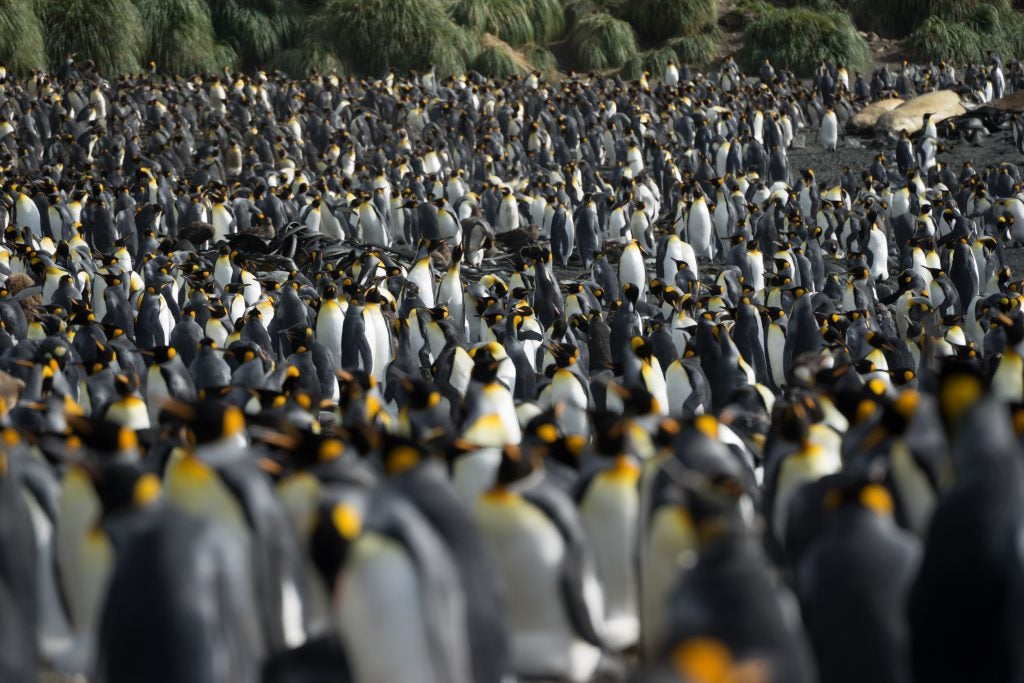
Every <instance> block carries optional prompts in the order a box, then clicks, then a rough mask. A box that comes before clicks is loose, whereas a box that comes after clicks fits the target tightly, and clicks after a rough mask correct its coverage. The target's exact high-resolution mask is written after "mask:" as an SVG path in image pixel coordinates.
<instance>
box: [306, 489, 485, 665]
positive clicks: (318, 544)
mask: <svg viewBox="0 0 1024 683" xmlns="http://www.w3.org/2000/svg"><path fill="white" fill-rule="evenodd" d="M364 520H365V521H364ZM311 545H312V547H311V548H310V551H311V553H312V558H313V562H314V564H315V566H316V568H317V570H318V572H319V574H320V576H321V578H322V580H323V581H324V582H325V584H326V586H327V589H328V594H329V596H330V597H331V600H332V603H333V604H334V607H333V609H332V618H333V621H334V623H335V625H336V628H337V631H338V635H339V636H340V638H341V640H342V643H343V644H344V649H345V652H346V653H347V655H348V659H349V667H350V669H351V671H352V675H353V678H354V679H355V680H409V679H416V680H424V681H445V680H448V681H469V680H472V679H471V675H472V674H471V664H470V661H469V651H468V634H467V632H466V621H465V619H466V617H465V609H466V608H465V595H464V593H463V591H462V589H461V587H460V585H459V583H458V579H457V573H456V569H455V566H454V565H453V562H452V559H451V557H450V555H449V554H448V552H447V551H446V550H445V548H444V545H443V544H442V542H441V540H440V538H439V537H438V535H437V533H436V532H434V531H433V530H432V529H431V527H430V525H429V524H427V522H426V521H425V520H424V519H423V517H422V515H420V514H419V513H418V512H417V511H416V509H415V507H413V506H412V505H411V504H409V503H408V502H406V501H403V500H402V499H401V498H399V497H397V496H394V495H391V496H388V495H387V493H386V492H385V491H380V492H379V493H377V494H376V495H374V496H373V497H372V498H371V500H370V501H369V502H368V503H367V509H366V512H365V517H364V513H361V512H360V511H359V510H358V509H356V508H354V507H353V506H352V505H351V504H350V503H346V502H339V503H336V504H333V505H332V504H331V503H329V502H328V503H326V504H324V505H322V506H321V508H320V511H319V514H318V519H317V520H316V522H315V529H314V531H313V535H312V538H311ZM384 578H387V579H388V580H387V581H382V580H381V579H384ZM370 643H388V644H389V647H387V648H378V647H369V645H370Z"/></svg>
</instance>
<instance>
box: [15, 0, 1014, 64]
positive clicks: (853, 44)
mask: <svg viewBox="0 0 1024 683" xmlns="http://www.w3.org/2000/svg"><path fill="white" fill-rule="evenodd" d="M1022 7H1024V3H1021V2H1013V1H1012V0H732V2H730V3H728V4H727V5H726V7H725V10H724V13H723V14H722V15H721V16H719V3H718V1H717V0H0V63H3V64H4V65H5V66H6V67H7V68H9V69H10V70H12V71H14V72H16V73H19V74H26V73H28V72H29V71H31V70H32V69H37V68H40V69H46V68H49V69H56V68H58V67H59V66H60V65H61V63H63V61H64V60H65V58H66V57H67V56H68V55H69V54H73V55H74V57H75V59H76V60H77V61H78V62H79V63H82V62H85V61H86V60H91V61H92V62H93V63H94V64H95V66H96V69H97V70H98V71H100V72H101V73H103V74H104V75H106V76H107V77H114V76H116V75H118V74H121V73H130V72H137V71H139V70H141V69H143V68H146V65H147V63H148V62H150V61H152V62H155V63H156V68H157V69H159V70H160V71H163V72H166V73H178V74H186V73H197V72H200V73H203V72H205V73H209V72H219V71H222V70H223V69H225V68H228V69H242V70H247V71H252V70H255V69H270V70H272V69H280V70H282V71H285V72H286V73H289V74H290V75H293V76H300V77H301V76H305V75H308V74H310V73H313V72H319V73H327V72H333V73H337V74H340V75H346V74H347V75H356V76H366V75H369V76H380V75H382V74H384V73H386V72H387V71H388V70H389V69H394V70H396V71H405V70H409V69H415V70H419V71H423V70H426V69H429V68H431V67H433V68H434V69H436V71H437V73H438V75H440V76H445V75H448V74H454V73H461V72H464V71H466V70H467V69H475V70H477V71H479V72H480V73H481V74H483V75H485V76H503V75H515V74H522V73H525V72H527V71H531V70H535V69H536V70H539V71H543V72H548V73H551V72H554V71H557V70H562V71H569V70H575V71H593V72H600V73H609V72H614V71H618V72H620V73H621V74H622V75H623V76H625V77H637V76H639V75H640V74H642V73H643V72H644V71H647V72H649V73H650V74H651V75H652V77H654V78H657V77H658V76H660V75H661V72H662V71H663V69H664V65H665V64H666V63H667V62H668V61H669V60H672V61H676V62H679V63H685V64H691V65H695V66H706V65H709V64H711V63H712V62H714V61H715V60H716V59H717V58H718V57H720V56H721V55H722V54H724V51H723V49H722V47H721V46H722V43H723V40H722V37H723V31H724V32H732V33H736V32H742V34H743V47H742V48H741V51H740V54H739V56H740V58H741V60H742V61H743V62H745V63H746V64H747V65H748V66H751V65H756V64H757V63H759V62H760V61H761V59H763V58H764V57H765V56H767V57H768V58H769V59H771V60H772V61H773V62H774V63H776V64H777V66H780V67H789V68H792V69H793V70H794V71H796V72H797V73H801V74H803V73H807V72H808V70H809V69H812V68H813V67H814V66H815V65H816V64H817V63H818V61H819V60H821V59H831V60H837V61H841V62H844V63H845V64H846V65H847V66H850V67H853V68H860V67H863V66H864V65H865V64H866V62H867V61H868V59H869V56H870V55H869V53H868V50H867V46H866V43H865V41H864V38H863V35H861V34H860V32H861V31H863V32H874V33H877V34H878V35H880V36H882V37H887V38H896V39H901V40H905V43H903V47H904V49H905V52H906V54H907V55H908V56H909V57H910V58H912V59H915V60H938V59H945V60H951V61H954V62H958V63H963V62H979V61H985V60H987V59H988V54H989V51H991V50H995V51H997V52H999V53H1000V54H1001V55H1002V56H1003V58H1004V59H1015V58H1022V57H1024V12H1022V10H1021V8H1022ZM112 36H114V37H115V38H114V39H112V38H111V37H112ZM555 55H557V56H558V57H557V58H556V56H555Z"/></svg>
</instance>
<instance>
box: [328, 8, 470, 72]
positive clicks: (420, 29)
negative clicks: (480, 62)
mask: <svg viewBox="0 0 1024 683" xmlns="http://www.w3.org/2000/svg"><path fill="white" fill-rule="evenodd" d="M312 22H313V24H314V25H315V26H316V27H318V28H319V30H320V32H321V33H320V35H321V36H323V38H324V40H325V42H326V44H327V45H328V46H329V47H330V48H331V49H333V50H334V51H335V52H336V53H337V54H338V56H339V57H341V59H342V60H343V61H344V62H345V63H346V64H350V65H352V67H354V68H355V70H356V71H357V72H359V73H363V74H369V75H374V76H383V75H384V74H385V73H386V72H387V70H388V67H393V68H395V69H396V70H398V71H407V70H410V69H418V70H425V69H427V68H429V66H430V65H434V66H435V68H436V69H437V73H438V75H439V76H442V77H443V76H449V75H452V74H458V73H463V72H464V71H465V70H466V66H467V64H468V63H471V62H472V60H473V59H474V58H475V57H476V54H477V51H478V47H477V41H476V37H475V36H474V34H473V33H472V32H471V31H469V30H468V29H464V28H462V27H461V26H458V25H456V24H455V23H454V22H453V21H452V20H451V19H450V18H449V17H448V14H447V12H446V11H445V8H444V6H443V5H442V4H441V3H440V2H439V0H327V2H326V3H325V4H324V6H323V8H322V9H321V10H320V12H318V13H317V14H316V15H315V16H314V17H313V18H312Z"/></svg>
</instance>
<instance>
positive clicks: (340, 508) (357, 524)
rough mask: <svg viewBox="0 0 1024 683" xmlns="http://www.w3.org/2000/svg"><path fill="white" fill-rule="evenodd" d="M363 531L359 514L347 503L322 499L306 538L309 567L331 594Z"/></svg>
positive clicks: (361, 518) (360, 514)
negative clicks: (311, 528) (311, 529)
mask: <svg viewBox="0 0 1024 683" xmlns="http://www.w3.org/2000/svg"><path fill="white" fill-rule="evenodd" d="M362 530H363V517H362V513H361V512H360V511H359V510H358V509H357V508H356V507H355V506H354V505H352V504H351V503H348V502H337V501H335V502H323V503H321V504H320V506H319V510H318V513H317V520H316V523H315V526H314V528H313V534H312V536H311V538H310V541H309V542H310V554H311V555H312V559H313V566H314V567H315V568H316V570H317V573H318V574H319V575H320V578H321V579H323V581H324V584H325V585H326V588H327V590H328V593H329V594H331V593H333V592H334V589H335V582H336V580H337V578H338V573H339V572H340V571H341V568H342V566H343V565H344V564H345V560H346V558H347V557H348V552H349V550H350V548H351V546H352V544H353V543H354V542H355V541H356V540H357V539H358V538H359V536H360V534H361V533H362Z"/></svg>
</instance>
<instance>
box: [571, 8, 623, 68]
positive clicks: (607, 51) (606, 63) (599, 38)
mask: <svg viewBox="0 0 1024 683" xmlns="http://www.w3.org/2000/svg"><path fill="white" fill-rule="evenodd" d="M569 45H570V47H571V48H572V52H573V56H574V57H575V59H576V61H577V63H578V64H579V66H580V68H581V69H583V70H585V71H604V70H606V69H617V68H620V67H622V66H624V65H625V64H626V62H628V61H629V60H630V59H632V58H634V57H636V56H637V53H638V52H639V50H638V48H637V44H636V34H635V33H634V32H633V27H632V26H630V25H629V24H628V23H626V22H625V21H622V20H621V19H616V18H615V17H613V16H611V15H609V14H603V13H598V14H588V15H586V16H584V17H582V18H580V19H579V20H578V21H577V22H576V25H575V27H573V29H572V32H571V33H570V34H569Z"/></svg>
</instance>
